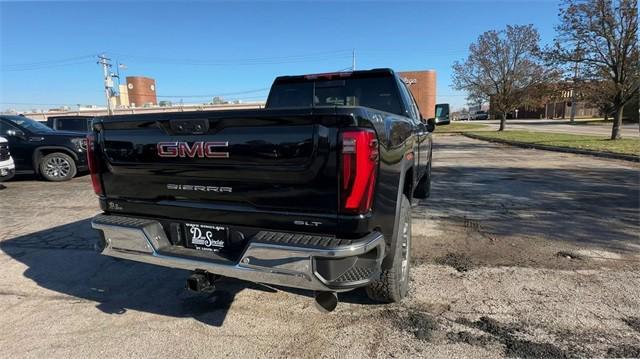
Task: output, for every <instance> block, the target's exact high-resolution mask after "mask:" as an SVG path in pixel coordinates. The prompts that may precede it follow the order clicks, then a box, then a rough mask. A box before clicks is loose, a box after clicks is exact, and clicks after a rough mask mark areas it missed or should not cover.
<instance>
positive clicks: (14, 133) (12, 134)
mask: <svg viewBox="0 0 640 359" xmlns="http://www.w3.org/2000/svg"><path fill="white" fill-rule="evenodd" d="M6 134H7V136H10V137H19V138H24V132H22V131H21V130H17V129H16V130H7V132H6Z"/></svg>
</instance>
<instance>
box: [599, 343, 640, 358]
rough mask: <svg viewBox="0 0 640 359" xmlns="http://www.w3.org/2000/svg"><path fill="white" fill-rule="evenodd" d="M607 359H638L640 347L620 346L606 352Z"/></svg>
mask: <svg viewBox="0 0 640 359" xmlns="http://www.w3.org/2000/svg"><path fill="white" fill-rule="evenodd" d="M607 356H608V357H609V358H640V347H638V346H635V345H621V346H618V347H611V348H609V349H608V350H607Z"/></svg>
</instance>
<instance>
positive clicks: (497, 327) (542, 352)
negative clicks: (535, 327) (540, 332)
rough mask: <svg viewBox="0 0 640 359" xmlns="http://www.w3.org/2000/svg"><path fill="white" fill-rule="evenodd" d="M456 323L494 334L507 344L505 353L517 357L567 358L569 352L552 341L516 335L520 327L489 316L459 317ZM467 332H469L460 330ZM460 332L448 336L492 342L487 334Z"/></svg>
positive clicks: (480, 343) (470, 340)
mask: <svg viewBox="0 0 640 359" xmlns="http://www.w3.org/2000/svg"><path fill="white" fill-rule="evenodd" d="M456 323H458V324H462V325H466V326H469V327H472V328H476V329H479V330H481V331H483V332H485V333H489V334H491V335H492V338H493V339H494V340H495V341H498V342H500V343H502V344H504V346H505V355H506V356H508V357H516V358H567V357H568V354H567V353H566V352H565V351H564V350H562V349H560V348H558V347H557V346H555V345H553V344H550V343H536V342H532V341H530V340H524V339H519V338H516V337H515V333H516V331H518V329H517V328H516V327H515V326H508V325H505V324H502V323H500V322H498V321H497V320H495V319H492V318H489V317H480V319H479V320H477V321H475V322H472V321H470V320H468V319H466V318H458V319H457V320H456ZM460 333H467V332H460ZM460 333H458V334H457V335H455V336H450V335H449V334H447V337H448V338H449V339H451V338H452V337H453V338H454V339H461V341H464V342H466V343H468V344H472V345H481V346H485V345H487V344H488V343H490V342H491V340H489V338H486V337H487V336H475V337H474V336H472V335H471V334H462V335H460Z"/></svg>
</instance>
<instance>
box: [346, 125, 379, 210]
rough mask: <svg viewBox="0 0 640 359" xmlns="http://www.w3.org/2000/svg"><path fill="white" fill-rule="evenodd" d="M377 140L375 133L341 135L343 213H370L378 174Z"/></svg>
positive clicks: (357, 131)
mask: <svg viewBox="0 0 640 359" xmlns="http://www.w3.org/2000/svg"><path fill="white" fill-rule="evenodd" d="M378 157H379V156H378V140H377V137H376V133H375V132H374V131H373V130H368V129H367V130H365V129H362V130H347V131H344V132H342V183H341V196H340V198H341V201H342V203H341V210H342V212H343V213H349V214H362V213H367V212H368V211H369V210H371V206H372V205H373V192H374V188H375V184H376V176H377V173H378V160H379V159H378Z"/></svg>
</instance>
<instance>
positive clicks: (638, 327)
mask: <svg viewBox="0 0 640 359" xmlns="http://www.w3.org/2000/svg"><path fill="white" fill-rule="evenodd" d="M622 321H623V322H625V323H627V325H628V326H630V327H631V328H633V330H635V331H636V332H638V333H640V317H629V318H625V319H623V320H622Z"/></svg>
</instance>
